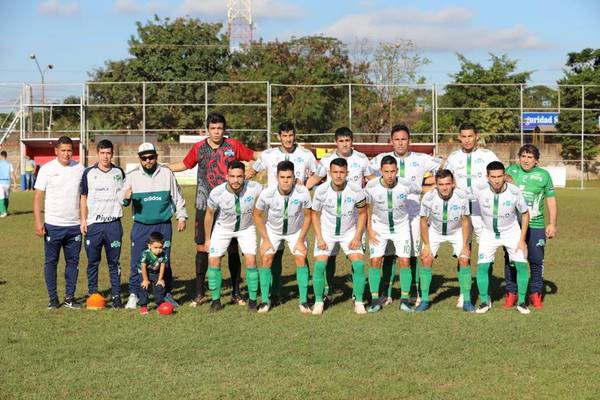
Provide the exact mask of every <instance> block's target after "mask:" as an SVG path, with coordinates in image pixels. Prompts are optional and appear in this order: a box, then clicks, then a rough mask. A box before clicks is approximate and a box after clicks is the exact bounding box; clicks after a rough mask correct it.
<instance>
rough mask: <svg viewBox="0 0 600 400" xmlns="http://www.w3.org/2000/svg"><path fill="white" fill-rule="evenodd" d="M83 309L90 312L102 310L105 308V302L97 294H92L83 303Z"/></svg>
mask: <svg viewBox="0 0 600 400" xmlns="http://www.w3.org/2000/svg"><path fill="white" fill-rule="evenodd" d="M85 307H86V308H88V309H90V310H102V309H103V308H104V307H106V300H105V299H104V297H103V296H102V295H101V294H99V293H94V294H93V295H91V296H90V297H88V298H87V300H86V301H85Z"/></svg>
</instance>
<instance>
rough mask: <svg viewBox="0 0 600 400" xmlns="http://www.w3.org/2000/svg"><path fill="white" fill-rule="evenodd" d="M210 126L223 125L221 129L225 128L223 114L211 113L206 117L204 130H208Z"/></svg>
mask: <svg viewBox="0 0 600 400" xmlns="http://www.w3.org/2000/svg"><path fill="white" fill-rule="evenodd" d="M210 124H223V128H226V127H227V123H226V122H225V117H224V116H223V114H219V113H216V112H211V113H210V114H208V116H207V117H206V129H208V126H209V125H210Z"/></svg>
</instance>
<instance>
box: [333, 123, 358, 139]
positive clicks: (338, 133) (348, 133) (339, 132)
mask: <svg viewBox="0 0 600 400" xmlns="http://www.w3.org/2000/svg"><path fill="white" fill-rule="evenodd" d="M340 137H349V138H350V139H354V134H353V133H352V130H351V129H350V128H347V127H345V126H342V127H341V128H337V129H336V130H335V135H334V139H335V140H337V139H338V138H340Z"/></svg>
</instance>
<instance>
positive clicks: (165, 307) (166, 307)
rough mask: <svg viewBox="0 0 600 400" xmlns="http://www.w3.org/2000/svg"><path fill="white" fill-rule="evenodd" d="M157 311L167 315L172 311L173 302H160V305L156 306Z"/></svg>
mask: <svg viewBox="0 0 600 400" xmlns="http://www.w3.org/2000/svg"><path fill="white" fill-rule="evenodd" d="M157 311H158V313H159V314H160V315H169V314H172V313H173V304H171V303H169V302H168V301H164V302H163V303H161V305H160V306H158V310H157Z"/></svg>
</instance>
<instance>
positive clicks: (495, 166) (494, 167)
mask: <svg viewBox="0 0 600 400" xmlns="http://www.w3.org/2000/svg"><path fill="white" fill-rule="evenodd" d="M485 169H486V171H487V173H488V175H489V174H490V171H504V164H502V163H501V162H500V161H492V162H491V163H489V164H488V165H487V167H486V168H485Z"/></svg>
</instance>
